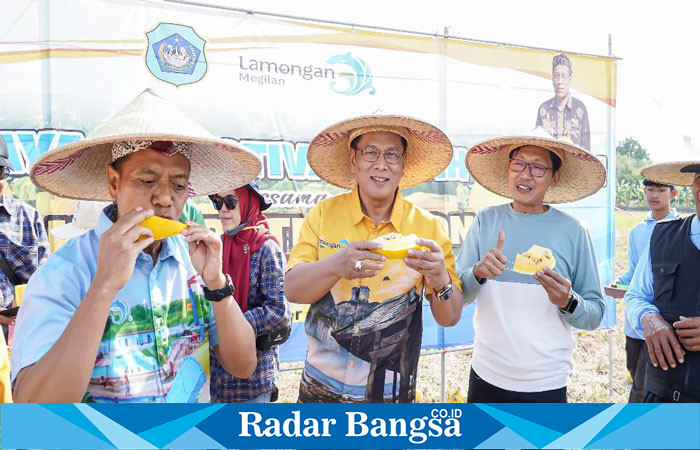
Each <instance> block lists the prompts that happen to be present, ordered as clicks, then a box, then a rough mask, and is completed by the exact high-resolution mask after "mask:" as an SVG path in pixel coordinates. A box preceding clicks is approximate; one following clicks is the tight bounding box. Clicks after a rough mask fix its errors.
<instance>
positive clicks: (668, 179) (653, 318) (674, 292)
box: [625, 159, 700, 403]
mask: <svg viewBox="0 0 700 450" xmlns="http://www.w3.org/2000/svg"><path fill="white" fill-rule="evenodd" d="M642 175H643V176H644V178H646V179H647V180H651V181H654V182H656V183H662V184H673V185H680V186H692V190H693V199H694V200H695V214H692V215H690V216H688V217H685V218H676V219H672V220H667V221H663V222H659V223H657V224H656V226H655V227H654V231H653V232H652V234H651V240H650V241H649V244H648V245H647V247H646V248H645V249H644V250H643V251H642V254H641V257H640V259H639V263H638V265H637V269H636V270H635V271H634V276H633V277H632V284H631V285H630V289H629V291H627V294H626V295H625V304H626V314H627V318H628V320H629V322H630V323H631V324H632V326H633V327H634V328H635V330H636V331H637V332H639V333H642V334H643V335H644V339H645V341H646V344H647V348H648V351H649V362H648V363H647V372H646V380H645V384H644V388H645V389H646V394H645V395H644V400H643V401H644V402H649V403H667V402H668V403H671V402H683V403H687V402H692V403H698V402H700V276H698V267H700V220H699V219H698V216H700V159H698V160H695V161H682V162H671V163H660V164H653V165H651V166H649V167H646V168H644V169H642Z"/></svg>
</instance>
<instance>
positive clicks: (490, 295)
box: [457, 205, 605, 392]
mask: <svg viewBox="0 0 700 450" xmlns="http://www.w3.org/2000/svg"><path fill="white" fill-rule="evenodd" d="M500 230H503V231H504V232H505V241H504V244H503V253H504V254H505V256H506V258H508V261H509V262H511V263H512V262H513V261H515V257H516V254H517V253H524V252H526V251H528V250H529V249H530V247H531V246H532V245H535V244H536V245H539V246H541V247H547V248H549V249H551V250H552V253H553V255H554V257H555V259H556V261H557V263H556V267H555V268H554V270H555V271H556V272H558V273H559V274H561V275H562V276H563V277H565V278H567V279H568V280H569V281H571V283H572V289H573V291H574V295H575V297H576V299H577V300H578V306H577V307H576V310H575V311H574V312H573V313H571V314H570V313H566V312H562V311H561V310H560V309H559V308H558V307H557V306H556V305H554V304H553V303H551V302H550V301H549V297H548V296H547V293H546V291H545V290H544V288H543V287H542V286H541V285H540V284H539V282H538V281H537V280H536V279H535V278H534V277H532V276H529V275H522V274H519V273H515V272H512V271H505V272H504V273H503V274H502V275H501V276H499V277H497V278H496V279H495V280H487V281H485V282H484V283H483V284H480V283H479V282H478V281H477V280H476V278H475V277H474V273H473V269H474V265H475V264H476V263H477V262H479V261H480V260H481V259H482V258H483V257H484V255H486V253H488V251H489V250H490V249H491V248H492V247H494V246H495V245H496V242H497V241H498V233H499V231H500ZM457 272H458V273H459V275H460V279H461V281H462V288H463V291H464V298H465V301H466V302H467V303H470V302H472V301H474V300H475V299H478V302H477V308H476V314H475V316H474V330H475V343H474V345H475V350H474V357H473V362H472V367H474V370H475V371H476V372H477V373H478V374H479V376H480V377H482V378H484V379H485V380H486V381H488V382H489V383H491V384H494V385H496V386H498V387H501V388H503V389H508V390H514V391H519V392H535V391H544V390H549V389H557V388H561V387H563V386H565V385H566V383H567V381H568V374H569V372H570V370H571V367H572V366H573V361H572V354H573V348H574V345H575V343H574V340H573V337H572V336H571V326H574V327H576V328H580V329H587V330H592V329H595V328H597V327H598V325H600V322H601V320H602V318H603V313H604V311H605V303H604V301H603V295H602V289H601V285H600V278H599V276H598V270H597V266H596V261H595V255H594V253H593V245H592V242H591V238H590V236H589V234H588V231H587V230H586V228H585V226H584V225H583V224H581V222H579V221H578V220H577V219H575V218H574V217H571V216H569V215H568V214H566V213H564V212H562V211H559V210H557V209H555V208H552V207H550V208H549V209H548V210H547V211H546V212H544V213H542V214H523V213H519V212H517V211H515V210H514V209H513V207H512V206H511V205H500V206H494V207H489V208H485V209H483V210H481V211H479V213H478V214H477V216H476V218H475V219H474V223H472V225H471V228H470V229H469V232H468V233H467V237H466V240H465V241H464V244H463V245H462V248H461V251H460V252H459V255H458V256H457Z"/></svg>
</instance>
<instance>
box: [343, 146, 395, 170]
mask: <svg viewBox="0 0 700 450" xmlns="http://www.w3.org/2000/svg"><path fill="white" fill-rule="evenodd" d="M355 150H359V151H360V154H361V155H362V160H363V161H365V162H368V163H373V162H375V161H377V160H378V159H379V155H380V154H381V155H384V161H386V163H387V164H391V165H392V166H395V165H396V164H398V163H400V162H401V160H402V159H403V155H404V154H405V153H406V152H403V153H399V152H397V151H394V150H389V151H386V152H380V151H379V149H377V148H376V147H373V146H371V145H370V146H367V147H365V148H364V149H362V150H360V149H357V148H356V149H355Z"/></svg>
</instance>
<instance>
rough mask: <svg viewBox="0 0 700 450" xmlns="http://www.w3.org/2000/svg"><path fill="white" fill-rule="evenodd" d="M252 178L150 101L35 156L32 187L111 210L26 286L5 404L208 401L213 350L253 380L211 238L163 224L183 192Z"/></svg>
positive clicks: (192, 126)
mask: <svg viewBox="0 0 700 450" xmlns="http://www.w3.org/2000/svg"><path fill="white" fill-rule="evenodd" d="M162 139H166V140H162ZM234 168H235V170H234ZM260 168H261V167H260V161H259V160H258V159H257V157H256V156H255V155H254V154H253V153H252V152H250V151H249V150H247V149H245V148H244V147H242V146H240V145H238V144H237V143H235V142H233V141H230V142H229V141H223V140H221V139H217V138H215V137H214V136H213V135H211V133H209V132H208V131H206V130H205V129H203V128H202V127H201V126H200V125H199V124H197V123H195V122H193V121H192V120H191V119H189V118H188V117H187V116H185V115H184V114H183V113H182V112H181V111H179V110H177V109H175V108H174V107H173V106H171V105H169V104H168V103H166V102H165V101H164V100H162V99H161V98H159V97H157V96H156V95H154V94H153V93H151V92H150V91H146V92H144V93H142V94H141V95H139V96H138V97H137V98H136V99H135V100H133V101H132V102H131V103H129V104H128V105H127V106H125V107H124V108H123V109H122V110H121V111H120V112H119V113H117V115H116V116H114V117H113V118H112V119H110V120H108V121H107V122H104V123H102V124H101V125H100V126H98V127H97V128H96V129H95V130H93V131H92V132H91V133H90V136H89V137H88V138H87V139H85V140H83V141H78V142H74V143H72V144H68V145H66V146H64V147H60V148H58V149H55V150H52V151H50V152H48V153H45V154H44V155H42V156H41V157H40V158H39V159H38V160H37V161H36V163H35V164H34V165H33V166H32V169H31V177H32V181H33V182H34V183H36V184H37V186H39V187H41V188H42V189H44V190H47V191H49V192H52V193H54V194H55V195H60V196H63V197H69V198H77V199H85V200H108V199H111V200H112V201H113V202H114V203H113V204H112V205H110V206H108V207H107V208H105V209H104V210H103V212H102V215H101V216H100V218H99V220H98V223H97V226H96V228H95V229H94V230H91V231H89V232H87V233H85V234H83V235H82V236H78V237H77V238H74V239H71V240H70V241H69V242H68V243H66V244H65V245H63V246H62V247H61V248H60V249H58V250H57V251H56V252H55V253H54V254H53V255H52V256H51V258H49V260H48V261H47V262H46V264H44V265H43V266H42V267H41V268H40V269H39V270H38V271H37V272H36V274H34V276H32V279H31V280H30V282H29V284H28V286H27V289H26V291H25V293H24V299H23V303H22V308H21V309H20V312H19V315H18V317H17V329H16V343H15V347H14V348H13V351H12V379H13V382H14V391H13V397H14V399H15V400H16V401H17V402H61V403H66V402H67V403H74V402H78V401H81V400H83V401H96V402H99V401H104V402H173V403H182V402H196V401H198V400H205V398H203V397H200V395H199V394H200V391H202V389H203V387H204V385H205V384H206V381H207V377H206V372H207V368H208V367H209V349H210V348H213V350H214V351H215V353H216V355H217V357H219V359H220V360H221V361H222V363H223V364H224V365H225V366H226V368H227V370H229V371H231V372H232V373H235V374H237V375H239V376H241V377H246V376H249V375H251V374H252V373H253V370H254V369H255V366H256V363H257V361H256V356H255V336H254V334H253V330H252V329H251V327H250V325H249V323H248V322H247V321H246V320H245V318H244V317H243V314H242V312H241V311H240V309H239V308H238V305H237V304H236V302H235V301H234V300H233V293H234V292H233V285H232V283H231V279H230V277H227V276H225V275H224V273H223V272H222V265H221V251H222V244H221V239H219V237H218V236H217V235H216V234H215V233H214V232H212V231H210V230H208V229H207V228H206V227H204V226H203V225H200V224H197V223H195V222H192V221H188V222H187V223H186V224H187V227H182V226H178V224H177V223H174V222H175V221H176V220H177V218H178V217H180V215H181V214H182V210H183V207H184V205H185V202H186V201H187V198H188V195H189V193H190V192H194V193H195V194H196V193H201V195H207V194H211V193H213V192H220V191H222V190H226V189H228V188H230V187H232V186H237V185H240V184H244V183H247V182H249V181H250V180H252V179H253V178H254V177H255V176H256V175H257V174H258V173H259V172H260ZM219 170H221V171H223V172H222V173H226V176H225V177H224V176H219V177H216V176H213V175H214V174H216V173H217V172H218V171H219ZM190 188H191V189H190ZM152 216H158V217H159V219H156V218H154V217H152ZM147 218H149V219H151V220H148V221H146V219H147ZM183 228H184V229H183ZM156 239H157V240H156ZM204 391H205V392H206V390H204Z"/></svg>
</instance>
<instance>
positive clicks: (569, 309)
mask: <svg viewBox="0 0 700 450" xmlns="http://www.w3.org/2000/svg"><path fill="white" fill-rule="evenodd" d="M577 306H578V300H577V299H576V296H575V295H574V291H573V289H569V303H567V304H566V306H565V307H563V308H561V307H560V308H559V310H560V311H561V312H565V313H569V314H572V313H573V312H574V311H575V310H576V307H577Z"/></svg>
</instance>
